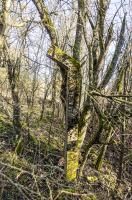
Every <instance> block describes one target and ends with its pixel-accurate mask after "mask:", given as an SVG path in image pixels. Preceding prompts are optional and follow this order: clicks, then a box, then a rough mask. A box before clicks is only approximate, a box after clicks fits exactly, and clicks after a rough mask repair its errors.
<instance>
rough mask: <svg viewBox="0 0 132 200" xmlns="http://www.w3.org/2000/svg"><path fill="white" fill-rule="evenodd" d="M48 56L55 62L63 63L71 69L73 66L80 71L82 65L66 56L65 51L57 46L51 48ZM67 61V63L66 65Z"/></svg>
mask: <svg viewBox="0 0 132 200" xmlns="http://www.w3.org/2000/svg"><path fill="white" fill-rule="evenodd" d="M47 55H48V56H49V57H50V58H52V59H53V60H54V61H56V62H59V63H62V64H63V65H65V66H66V67H69V66H70V65H72V66H73V67H75V68H76V69H79V68H80V67H81V66H80V63H79V62H78V61H77V60H76V59H74V58H73V57H71V56H69V55H68V54H66V53H65V52H64V51H63V50H61V49H60V48H58V47H57V46H51V47H50V48H49V50H48V52H47ZM65 61H66V62H67V63H65ZM75 68H74V70H75Z"/></svg>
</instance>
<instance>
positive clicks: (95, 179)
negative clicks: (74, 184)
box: [87, 176, 98, 183]
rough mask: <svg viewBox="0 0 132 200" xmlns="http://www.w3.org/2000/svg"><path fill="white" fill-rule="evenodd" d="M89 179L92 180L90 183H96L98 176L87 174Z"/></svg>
mask: <svg viewBox="0 0 132 200" xmlns="http://www.w3.org/2000/svg"><path fill="white" fill-rule="evenodd" d="M87 180H88V181H89V182H90V183H94V182H96V181H97V180H98V178H97V176H87Z"/></svg>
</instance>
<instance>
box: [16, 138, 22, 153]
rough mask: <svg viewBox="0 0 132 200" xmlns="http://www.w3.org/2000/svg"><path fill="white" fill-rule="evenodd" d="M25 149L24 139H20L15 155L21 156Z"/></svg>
mask: <svg viewBox="0 0 132 200" xmlns="http://www.w3.org/2000/svg"><path fill="white" fill-rule="evenodd" d="M23 147H24V140H23V137H20V139H19V140H18V143H17V146H16V148H15V153H16V154H17V155H19V154H21V153H22V150H23Z"/></svg>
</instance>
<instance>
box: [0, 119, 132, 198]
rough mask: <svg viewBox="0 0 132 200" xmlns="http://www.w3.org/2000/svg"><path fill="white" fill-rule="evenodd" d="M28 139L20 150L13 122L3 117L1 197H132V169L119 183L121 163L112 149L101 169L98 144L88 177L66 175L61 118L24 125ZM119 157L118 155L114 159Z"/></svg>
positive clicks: (86, 172) (90, 159)
mask: <svg viewBox="0 0 132 200" xmlns="http://www.w3.org/2000/svg"><path fill="white" fill-rule="evenodd" d="M22 131H23V134H25V141H20V142H21V145H19V148H18V149H16V147H15V144H14V140H13V130H12V126H11V122H10V121H9V120H8V118H6V117H5V116H0V199H1V200H29V199H30V200H45V199H46V200H48V199H49V200H72V199H73V200H107V199H108V200H114V199H115V200H131V199H132V191H131V190H132V188H131V184H132V183H131V178H130V174H129V173H130V172H129V171H128V174H127V173H126V175H124V179H123V180H122V181H121V182H120V184H118V185H117V180H116V179H117V178H116V177H117V169H116V168H117V163H116V162H112V159H113V156H114V153H113V152H112V150H110V151H109V152H110V153H109V154H108V155H107V156H106V158H105V159H104V160H103V166H102V169H101V170H100V171H97V170H95V168H94V162H95V159H96V157H97V153H98V149H99V148H98V146H95V147H94V148H92V149H91V151H90V154H89V157H88V161H87V164H86V166H85V170H84V176H83V177H81V178H80V180H78V181H75V182H68V181H66V180H65V177H64V159H63V135H64V127H63V124H62V122H61V121H59V120H58V119H55V120H54V121H52V122H51V120H50V119H49V118H45V119H44V120H43V121H42V122H41V123H38V122H36V123H35V122H34V123H32V124H31V127H30V129H28V130H27V129H26V128H23V130H22ZM114 160H115V158H114Z"/></svg>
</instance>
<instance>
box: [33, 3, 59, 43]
mask: <svg viewBox="0 0 132 200" xmlns="http://www.w3.org/2000/svg"><path fill="white" fill-rule="evenodd" d="M32 1H33V3H34V5H35V6H36V8H37V10H38V12H39V15H40V18H41V20H42V23H43V25H44V27H45V29H46V30H47V32H48V34H49V37H50V39H51V43H52V44H54V45H57V44H58V42H57V34H56V29H55V26H54V24H53V22H52V19H51V17H50V14H49V12H48V9H47V7H46V6H45V4H44V1H43V0H32Z"/></svg>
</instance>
